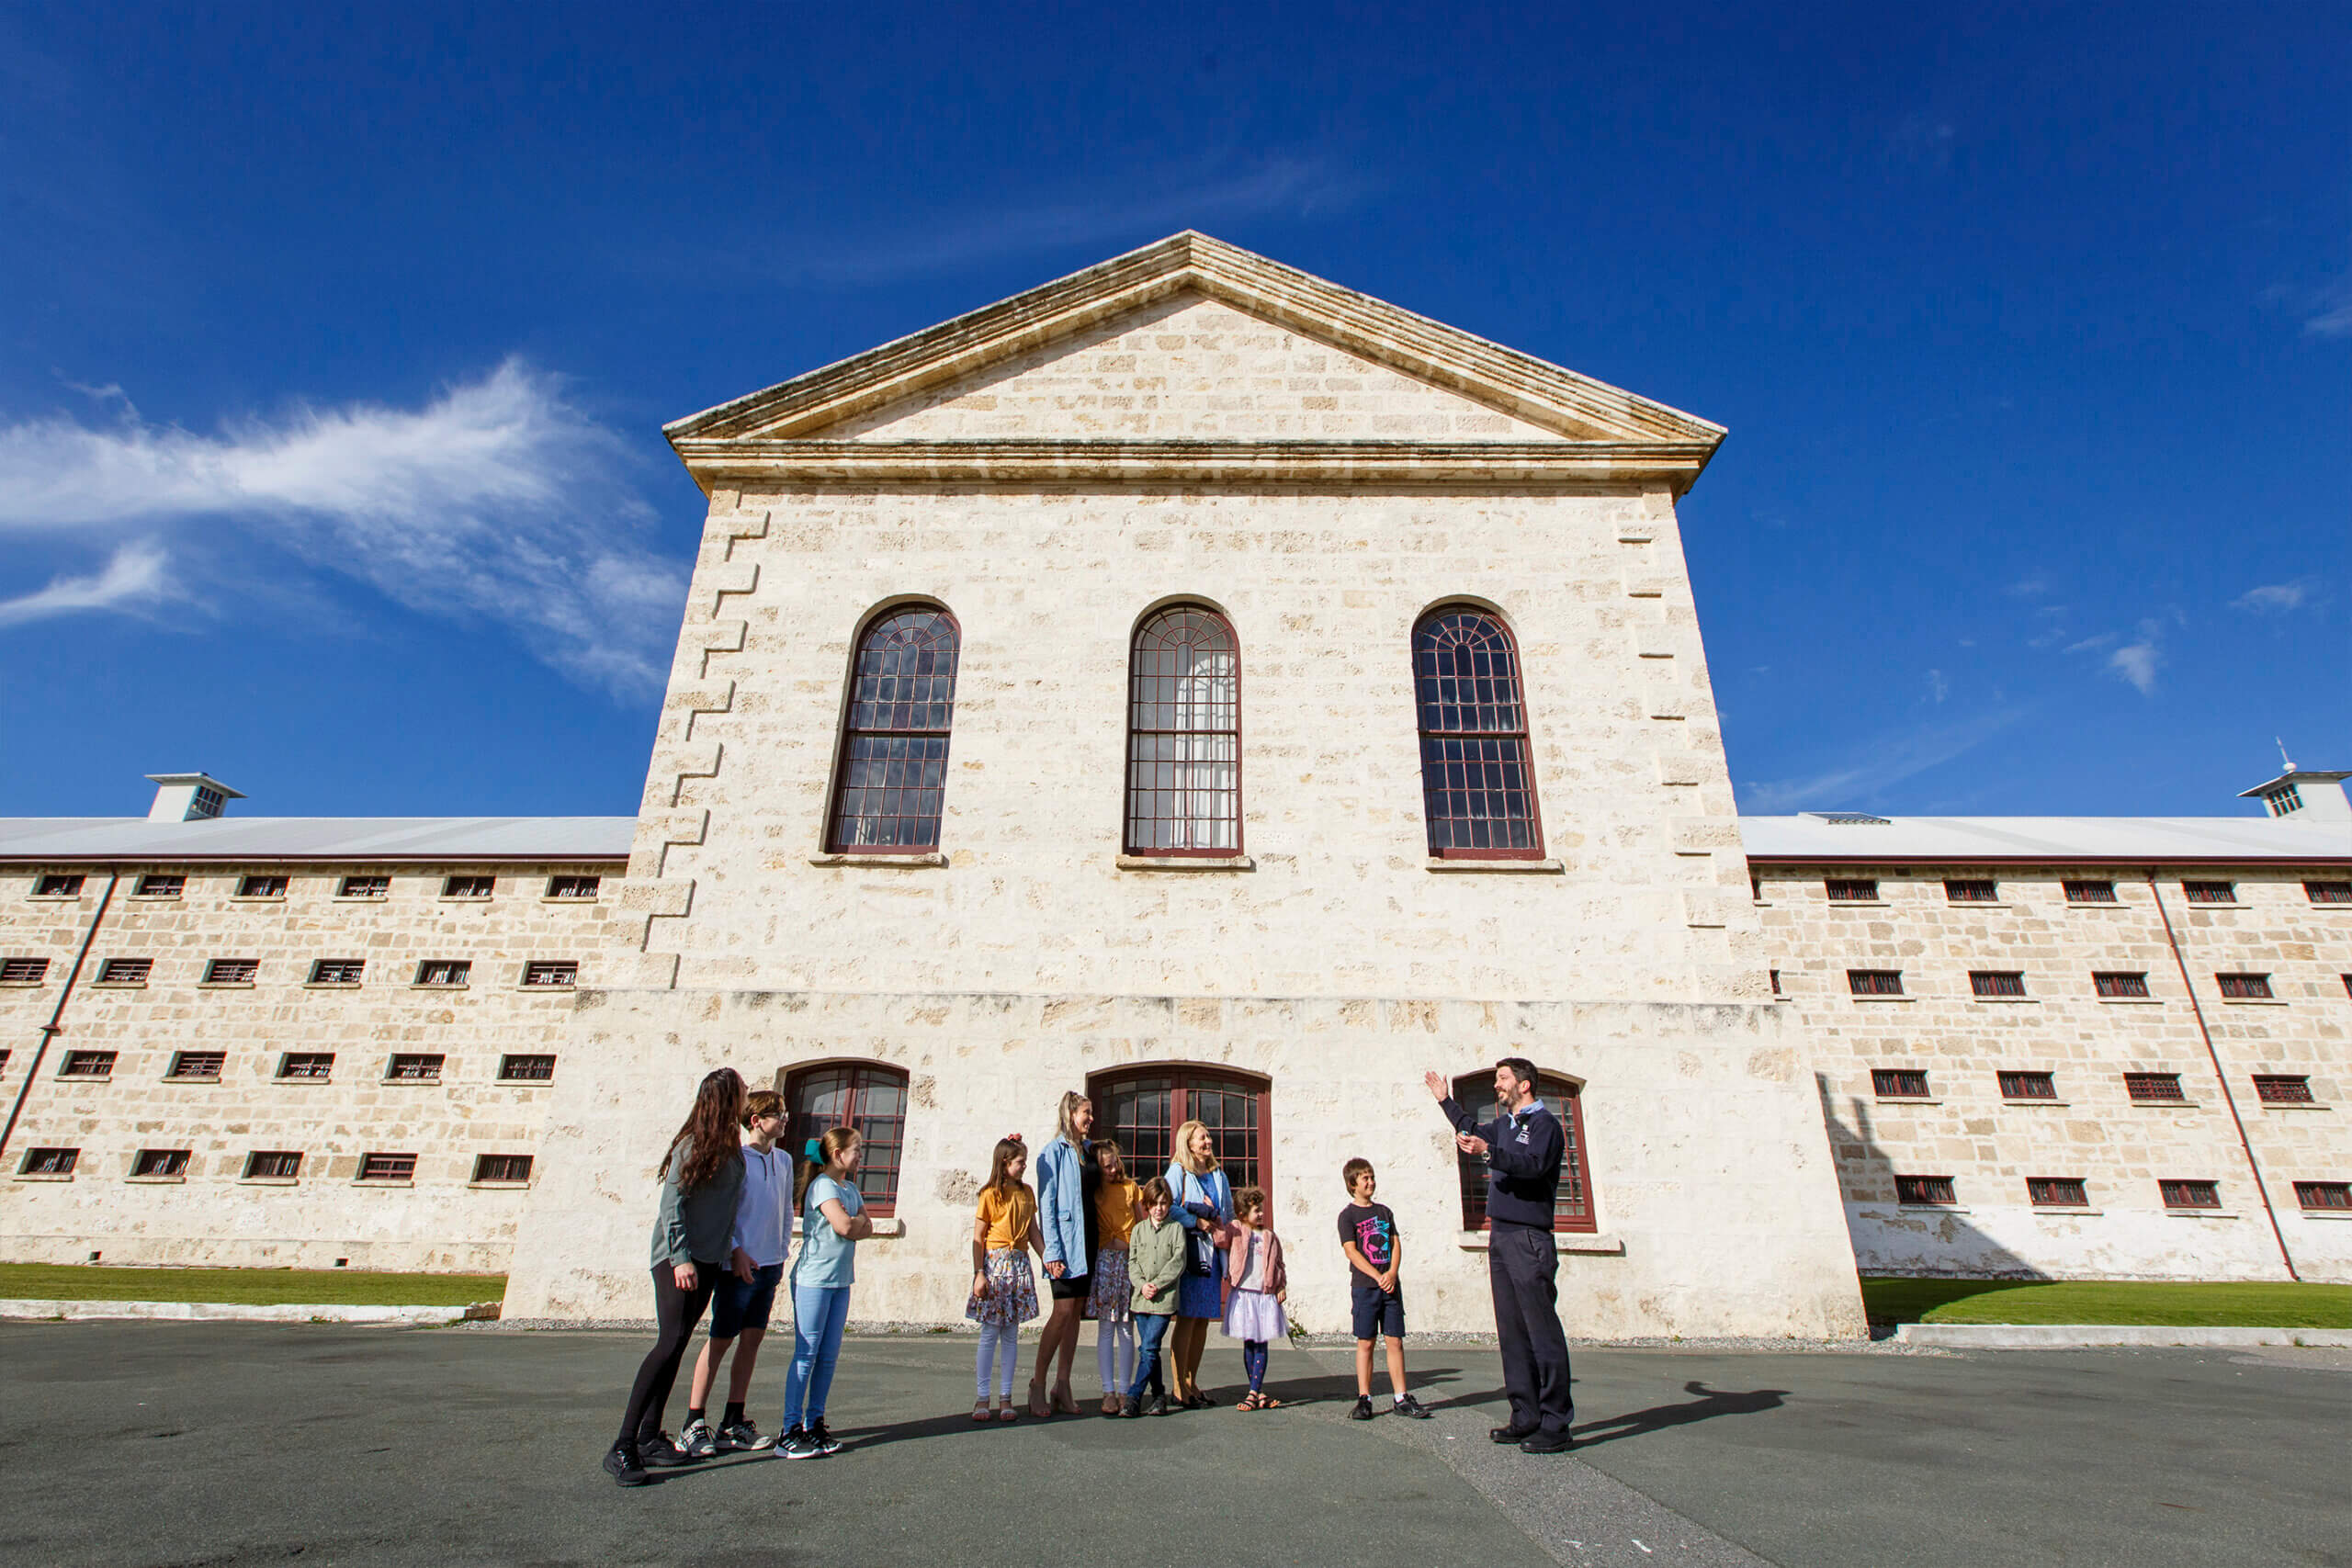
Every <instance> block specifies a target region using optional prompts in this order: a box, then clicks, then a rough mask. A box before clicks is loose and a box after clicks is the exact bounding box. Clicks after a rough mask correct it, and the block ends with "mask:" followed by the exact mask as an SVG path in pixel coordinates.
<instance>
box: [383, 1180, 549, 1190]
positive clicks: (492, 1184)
mask: <svg viewBox="0 0 2352 1568" xmlns="http://www.w3.org/2000/svg"><path fill="white" fill-rule="evenodd" d="M369 1185H370V1186H375V1185H377V1183H374V1182H370V1183H369ZM466 1185H467V1186H468V1187H470V1188H472V1189H473V1190H475V1191H477V1192H526V1191H528V1190H530V1187H531V1184H530V1183H529V1182H528V1181H469V1182H467V1183H466Z"/></svg>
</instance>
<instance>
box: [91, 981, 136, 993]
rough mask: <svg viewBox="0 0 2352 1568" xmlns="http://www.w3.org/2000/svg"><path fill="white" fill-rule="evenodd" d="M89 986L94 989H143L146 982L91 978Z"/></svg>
mask: <svg viewBox="0 0 2352 1568" xmlns="http://www.w3.org/2000/svg"><path fill="white" fill-rule="evenodd" d="M90 988H91V989H92V990H94V991H143V990H145V989H146V988H147V982H146V981H144V980H93V981H91V982H90Z"/></svg>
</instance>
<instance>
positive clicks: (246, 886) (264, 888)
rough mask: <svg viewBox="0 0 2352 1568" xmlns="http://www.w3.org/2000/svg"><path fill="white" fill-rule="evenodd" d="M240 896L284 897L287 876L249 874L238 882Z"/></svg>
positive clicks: (238, 894)
mask: <svg viewBox="0 0 2352 1568" xmlns="http://www.w3.org/2000/svg"><path fill="white" fill-rule="evenodd" d="M237 897H240V898H283V897H286V878H284V877H282V876H248V877H246V878H245V879H244V880H243V881H242V882H240V883H238V884H237Z"/></svg>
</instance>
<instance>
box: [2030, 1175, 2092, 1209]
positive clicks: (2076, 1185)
mask: <svg viewBox="0 0 2352 1568" xmlns="http://www.w3.org/2000/svg"><path fill="white" fill-rule="evenodd" d="M2025 1197H2026V1201H2027V1202H2029V1203H2030V1204H2032V1205H2033V1206H2034V1207H2035V1208H2037V1209H2087V1208H2089V1207H2090V1206H2091V1197H2090V1193H2089V1192H2088V1191H2087V1190H2086V1189H2085V1187H2084V1183H2083V1179H2082V1178H2081V1177H2079V1176H2029V1177H2027V1178H2026V1179H2025Z"/></svg>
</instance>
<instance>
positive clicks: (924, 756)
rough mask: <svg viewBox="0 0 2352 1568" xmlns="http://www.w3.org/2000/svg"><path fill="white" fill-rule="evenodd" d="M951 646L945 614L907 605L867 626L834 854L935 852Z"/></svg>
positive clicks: (837, 803)
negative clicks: (901, 609)
mask: <svg viewBox="0 0 2352 1568" xmlns="http://www.w3.org/2000/svg"><path fill="white" fill-rule="evenodd" d="M958 646H959V639H958V634H957V632H956V622H955V620H954V618H953V617H951V616H950V615H947V613H946V612H945V611H944V610H933V609H927V608H924V609H910V610H906V611H902V612H900V613H899V614H897V615H888V616H885V617H884V618H882V619H881V620H879V621H876V623H875V624H874V625H873V626H870V627H868V628H867V629H866V633H865V639H864V640H863V641H862V642H861V643H860V644H859V646H858V653H857V671H856V673H855V675H854V677H853V680H852V683H851V690H850V708H849V724H848V730H847V733H846V734H845V735H844V737H843V743H842V762H841V777H840V780H839V782H838V784H837V785H836V787H835V794H834V798H833V813H832V840H831V841H832V848H833V849H835V850H854V849H899V850H927V849H935V848H937V847H938V844H939V818H940V812H941V808H942V805H943V802H944V796H945V791H946V785H947V739H948V727H949V720H950V718H951V716H952V715H953V712H954V708H955V700H956V654H957V648H958Z"/></svg>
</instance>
